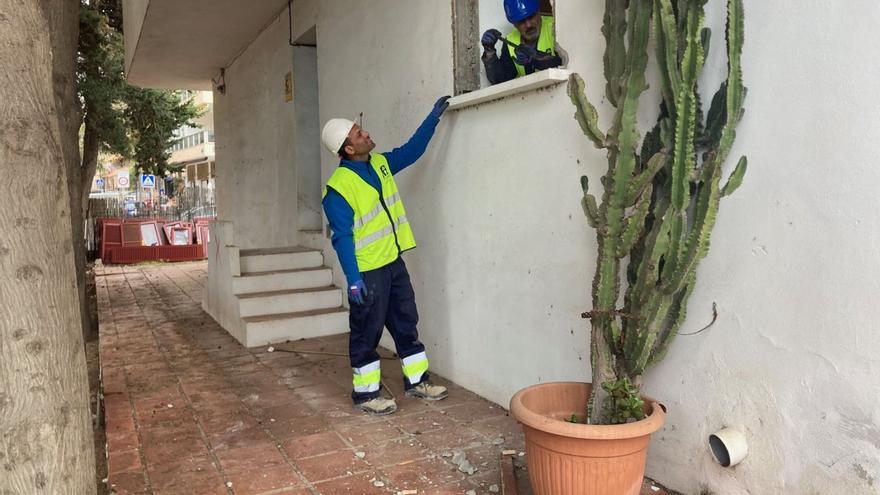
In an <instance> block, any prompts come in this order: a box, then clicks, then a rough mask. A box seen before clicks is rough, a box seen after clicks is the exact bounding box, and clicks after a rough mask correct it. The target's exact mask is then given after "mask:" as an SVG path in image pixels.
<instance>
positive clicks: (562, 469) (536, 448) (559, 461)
mask: <svg viewBox="0 0 880 495" xmlns="http://www.w3.org/2000/svg"><path fill="white" fill-rule="evenodd" d="M591 388H592V385H591V384H589V383H577V382H555V383H542V384H539V385H533V386H531V387H528V388H524V389H522V390H520V391H519V392H517V393H516V395H514V396H513V398H512V399H511V400H510V412H511V413H512V414H513V416H514V417H515V418H516V419H517V421H519V422H520V423H521V424H522V428H523V432H525V436H526V453H527V454H528V464H529V477H530V479H531V482H532V490H534V492H535V495H639V491H640V489H641V485H642V478H643V477H644V474H645V459H646V456H647V453H648V442H649V441H650V439H651V434H652V433H654V432H655V431H657V430H659V429H660V427H661V426H663V421H664V420H665V419H666V413H665V412H664V411H663V408H662V406H661V405H660V404H659V403H658V402H656V401H654V400H653V399H651V398H648V397H645V398H644V399H645V403H646V411H645V412H646V413H647V415H648V416H647V417H646V418H645V419H643V420H641V421H637V422H635V423H629V424H625V425H585V424H577V423H568V422H565V421H563V418H570V417H571V415H572V414H575V415H578V416H579V417H582V416H583V414H584V412H585V407H586V403H587V398H588V397H589V396H590V390H591Z"/></svg>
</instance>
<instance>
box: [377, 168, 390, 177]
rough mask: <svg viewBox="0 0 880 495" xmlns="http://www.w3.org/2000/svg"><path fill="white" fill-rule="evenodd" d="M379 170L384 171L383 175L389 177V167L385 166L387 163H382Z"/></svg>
mask: <svg viewBox="0 0 880 495" xmlns="http://www.w3.org/2000/svg"><path fill="white" fill-rule="evenodd" d="M379 170H381V171H382V176H383V177H388V169H387V168H385V165H382V166H381V167H379Z"/></svg>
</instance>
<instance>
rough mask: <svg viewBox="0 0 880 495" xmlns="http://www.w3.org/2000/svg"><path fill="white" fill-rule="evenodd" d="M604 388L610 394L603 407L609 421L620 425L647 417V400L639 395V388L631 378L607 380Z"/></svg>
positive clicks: (603, 385)
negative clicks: (631, 381)
mask: <svg viewBox="0 0 880 495" xmlns="http://www.w3.org/2000/svg"><path fill="white" fill-rule="evenodd" d="M602 389H604V390H605V392H606V393H607V394H608V397H607V398H606V399H605V404H604V405H603V407H604V413H605V417H606V418H608V422H609V423H611V424H613V425H619V424H624V423H632V422H633V421H638V420H640V419H644V418H645V401H643V400H642V398H641V397H640V396H639V388H638V387H636V386H635V385H633V384H632V383H630V381H629V378H622V379H620V380H617V381H614V382H605V383H603V384H602Z"/></svg>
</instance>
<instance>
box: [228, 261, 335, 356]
mask: <svg viewBox="0 0 880 495" xmlns="http://www.w3.org/2000/svg"><path fill="white" fill-rule="evenodd" d="M238 257H239V265H240V271H239V274H238V275H233V277H232V293H233V294H234V295H235V298H236V299H237V303H238V315H239V317H240V318H241V322H242V323H243V327H244V328H243V330H244V332H243V333H244V335H243V340H244V342H243V343H244V344H245V345H246V346H248V347H253V346H258V345H265V344H268V343H272V342H281V341H285V340H296V339H302V338H311V337H320V336H324V335H332V334H337V333H343V332H345V331H347V330H348V311H347V310H346V309H345V308H344V307H343V299H342V297H343V293H342V289H340V288H339V287H336V286H334V285H333V281H332V272H331V270H330V268H327V267H325V266H324V256H323V255H322V254H321V251H319V250H315V249H309V248H304V247H298V246H297V247H288V248H273V249H243V250H240V251H239V252H238ZM239 340H242V339H241V338H239Z"/></svg>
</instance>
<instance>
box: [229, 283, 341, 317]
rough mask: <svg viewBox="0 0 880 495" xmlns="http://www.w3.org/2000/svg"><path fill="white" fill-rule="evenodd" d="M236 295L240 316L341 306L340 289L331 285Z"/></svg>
mask: <svg viewBox="0 0 880 495" xmlns="http://www.w3.org/2000/svg"><path fill="white" fill-rule="evenodd" d="M237 297H238V314H239V315H240V316H241V317H242V318H245V317H251V316H264V315H277V314H285V313H300V312H303V311H312V310H318V309H330V308H338V307H339V306H342V290H341V289H339V288H338V287H334V286H332V285H330V286H326V287H317V288H311V289H292V290H279V291H272V292H255V293H252V294H242V295H239V296H237Z"/></svg>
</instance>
